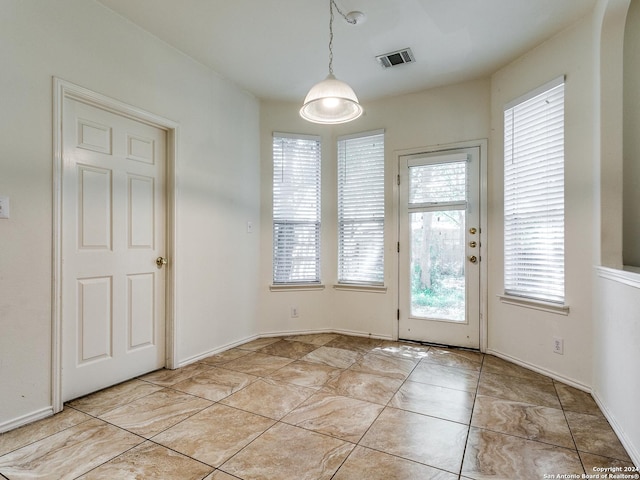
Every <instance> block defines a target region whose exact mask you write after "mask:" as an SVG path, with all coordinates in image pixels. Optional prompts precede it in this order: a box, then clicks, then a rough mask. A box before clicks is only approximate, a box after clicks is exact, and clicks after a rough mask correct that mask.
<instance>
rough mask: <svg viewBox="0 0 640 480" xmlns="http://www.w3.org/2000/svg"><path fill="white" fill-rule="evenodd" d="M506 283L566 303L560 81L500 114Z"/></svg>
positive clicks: (516, 291)
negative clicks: (501, 126)
mask: <svg viewBox="0 0 640 480" xmlns="http://www.w3.org/2000/svg"><path fill="white" fill-rule="evenodd" d="M504 282H505V285H504V289H505V293H506V294H508V295H514V296H520V297H526V298H530V299H535V300H542V301H547V302H555V303H563V302H564V78H558V79H556V80H555V81H553V82H550V83H548V84H546V85H544V86H542V87H540V88H539V89H536V90H535V91H533V92H530V93H529V94H527V95H525V96H524V97H521V98H519V99H517V100H515V101H513V102H511V103H510V104H508V105H507V106H506V107H505V110H504Z"/></svg>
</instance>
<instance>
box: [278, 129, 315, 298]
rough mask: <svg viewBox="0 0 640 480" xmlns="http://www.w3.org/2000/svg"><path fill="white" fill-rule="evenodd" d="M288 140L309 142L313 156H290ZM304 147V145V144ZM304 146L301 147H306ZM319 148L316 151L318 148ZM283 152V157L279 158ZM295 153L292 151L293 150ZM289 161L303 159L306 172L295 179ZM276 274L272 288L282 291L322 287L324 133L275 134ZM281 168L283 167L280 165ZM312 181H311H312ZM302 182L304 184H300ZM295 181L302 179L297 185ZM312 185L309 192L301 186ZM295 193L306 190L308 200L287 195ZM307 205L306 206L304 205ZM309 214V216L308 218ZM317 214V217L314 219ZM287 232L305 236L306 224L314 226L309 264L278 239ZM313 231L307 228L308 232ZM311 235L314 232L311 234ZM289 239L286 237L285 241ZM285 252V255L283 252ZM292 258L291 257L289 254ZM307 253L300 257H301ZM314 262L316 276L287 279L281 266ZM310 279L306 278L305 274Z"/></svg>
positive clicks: (301, 166)
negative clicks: (297, 261) (283, 232)
mask: <svg viewBox="0 0 640 480" xmlns="http://www.w3.org/2000/svg"><path fill="white" fill-rule="evenodd" d="M287 140H290V141H294V142H309V144H308V147H307V148H308V149H309V150H310V151H311V152H312V157H313V158H297V159H296V158H286V157H285V154H286V153H287V152H285V148H286V147H285V142H286V141H287ZM278 141H279V142H280V146H281V150H280V152H278V151H277V149H276V148H277V142H278ZM292 148H293V149H294V152H293V153H294V154H295V155H301V153H299V152H295V148H296V147H295V146H293V145H292ZM302 148H304V147H302ZM302 148H301V150H302ZM314 150H315V151H314ZM278 153H280V158H277V155H278ZM290 153H291V152H290ZM285 162H287V163H291V162H294V163H295V162H303V163H299V164H298V169H299V170H302V171H303V172H304V175H299V176H298V179H297V180H295V181H294V180H293V174H294V173H293V172H291V167H292V166H293V165H291V164H290V165H288V166H287V165H285ZM272 167H273V171H272V209H271V220H272V242H273V243H272V275H271V281H272V285H271V289H272V290H282V289H289V288H302V289H308V288H318V287H322V286H321V266H322V265H321V234H322V141H321V137H320V135H306V134H295V133H282V132H273V135H272ZM278 167H280V168H278ZM287 167H288V169H287ZM278 171H280V172H281V175H282V177H281V178H283V179H284V178H285V176H286V180H285V181H282V182H281V183H282V185H283V188H282V192H281V193H282V196H280V197H278V198H277V196H278V191H279V189H278V188H276V185H277V179H276V176H277V175H278ZM309 174H312V178H311V179H309V178H308V176H309ZM308 180H311V181H310V182H309V181H308ZM300 181H302V183H300ZM294 182H298V183H297V185H295V184H294ZM305 188H312V190H309V191H307V192H304V191H303V190H301V189H305ZM294 192H297V193H300V192H301V193H302V197H303V199H304V201H301V199H300V196H298V198H297V199H292V198H286V196H287V195H289V196H290V195H292V194H293V193H294ZM303 204H304V205H303ZM305 217H306V218H305ZM312 217H313V218H312ZM282 227H286V229H285V236H286V232H287V231H288V232H289V233H291V234H292V236H293V237H294V242H295V237H296V236H304V233H303V232H301V231H298V232H296V230H300V229H301V228H302V229H303V230H304V229H305V227H311V229H312V230H313V232H314V233H313V237H314V243H313V252H314V253H313V254H312V255H311V256H309V255H307V256H306V264H307V267H306V268H305V267H304V266H301V265H302V264H301V263H298V264H297V265H296V261H295V259H293V260H292V259H291V258H293V256H294V255H295V253H294V252H293V250H292V249H293V248H295V246H292V245H291V244H289V245H287V244H286V243H283V242H279V241H278V232H282V231H283V228H282ZM310 231H311V230H308V228H307V232H306V233H307V234H308V233H309V232H310ZM309 236H311V235H309ZM285 242H286V240H285ZM309 245H311V243H309V242H307V243H304V242H302V243H300V244H299V246H300V247H301V248H302V249H303V250H304V248H305V246H306V247H308V246H309ZM287 250H289V251H290V252H289V254H287ZM283 252H284V254H283ZM287 255H289V256H290V257H291V258H290V259H289V260H287V258H286V256H287ZM303 257H304V256H303V255H302V256H300V257H299V259H301V258H303ZM311 263H313V264H314V267H313V269H312V273H313V275H312V277H310V276H307V275H297V276H294V277H293V278H291V276H290V277H289V279H284V275H283V274H282V273H281V272H279V271H278V270H279V267H280V268H284V269H285V270H286V268H287V266H288V267H289V268H291V269H293V268H299V269H300V270H301V271H304V270H306V269H308V266H309V265H310V264H311ZM305 276H306V277H307V278H304V277H305Z"/></svg>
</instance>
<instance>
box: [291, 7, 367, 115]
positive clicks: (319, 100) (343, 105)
mask: <svg viewBox="0 0 640 480" xmlns="http://www.w3.org/2000/svg"><path fill="white" fill-rule="evenodd" d="M334 6H335V7H336V10H337V11H338V13H339V14H340V15H341V16H342V17H343V18H344V19H345V20H346V21H347V22H349V23H350V24H352V25H357V24H358V23H359V22H361V21H362V20H363V19H364V15H363V14H362V13H361V12H350V13H349V14H347V15H344V14H343V13H342V12H341V11H340V9H339V8H338V6H337V5H336V3H335V0H329V75H327V78H325V79H324V80H323V81H321V82H319V83H316V84H315V85H314V86H313V87H311V90H309V93H307V96H306V97H305V99H304V104H303V105H302V108H301V109H300V116H301V117H302V118H304V119H305V120H308V121H309V122H313V123H324V124H337V123H346V122H350V121H352V120H355V119H356V118H358V117H359V116H360V115H362V112H363V110H362V107H361V106H360V104H359V103H358V97H356V94H355V93H354V91H353V89H352V88H351V87H350V86H349V85H347V84H346V83H344V82H342V81H340V80H338V79H337V78H336V77H335V76H334V75H333V7H334Z"/></svg>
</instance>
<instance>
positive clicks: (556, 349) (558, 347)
mask: <svg viewBox="0 0 640 480" xmlns="http://www.w3.org/2000/svg"><path fill="white" fill-rule="evenodd" d="M553 353H557V354H558V355H564V338H560V337H553Z"/></svg>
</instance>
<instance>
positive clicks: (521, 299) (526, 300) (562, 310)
mask: <svg viewBox="0 0 640 480" xmlns="http://www.w3.org/2000/svg"><path fill="white" fill-rule="evenodd" d="M565 83H566V76H565V75H561V76H559V77H557V78H554V79H553V80H551V81H549V82H547V83H545V84H543V85H541V86H539V87H538V88H535V89H534V90H531V91H529V92H527V93H525V94H524V95H521V96H520V97H517V98H515V99H513V100H511V101H510V102H508V103H506V104H505V105H504V107H503V112H504V113H506V112H507V111H508V110H509V109H512V108H514V107H516V106H518V105H520V104H522V103H524V102H527V101H529V100H531V99H533V98H535V97H537V96H539V95H541V94H544V93H545V92H547V91H549V90H551V89H553V88H556V87H558V86H560V85H563V84H565ZM505 131H506V126H505ZM503 134H505V132H503ZM505 147H506V145H505ZM504 161H505V162H506V158H504ZM563 165H564V159H563ZM563 168H564V166H563ZM505 185H506V183H505ZM563 195H565V192H564V189H563ZM505 254H506V252H505ZM563 261H564V263H565V266H566V251H565V254H564V257H563ZM505 268H506V259H505ZM563 283H564V298H563V300H562V301H559V302H554V301H551V300H544V299H541V298H535V297H527V296H524V295H523V296H519V295H516V294H511V293H508V292H507V291H506V290H505V292H504V293H503V294H498V295H497V296H498V298H499V299H500V300H501V301H502V302H503V303H505V304H510V305H516V306H522V307H527V308H533V309H536V310H544V311H547V312H551V313H559V314H562V315H568V314H569V306H568V305H567V304H566V272H565V275H564V280H563ZM503 286H504V287H505V288H506V278H504V279H503Z"/></svg>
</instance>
